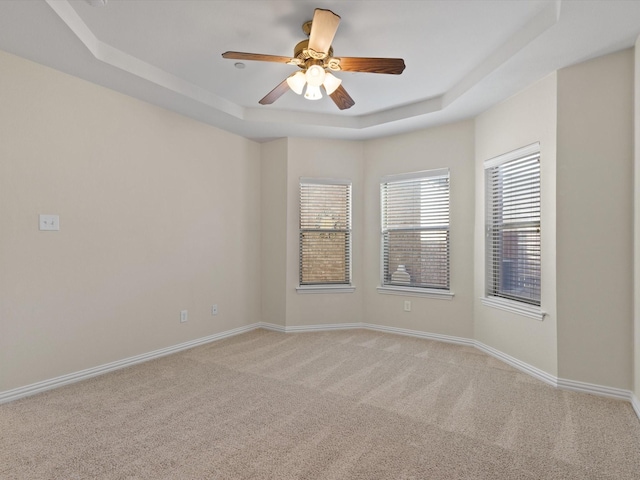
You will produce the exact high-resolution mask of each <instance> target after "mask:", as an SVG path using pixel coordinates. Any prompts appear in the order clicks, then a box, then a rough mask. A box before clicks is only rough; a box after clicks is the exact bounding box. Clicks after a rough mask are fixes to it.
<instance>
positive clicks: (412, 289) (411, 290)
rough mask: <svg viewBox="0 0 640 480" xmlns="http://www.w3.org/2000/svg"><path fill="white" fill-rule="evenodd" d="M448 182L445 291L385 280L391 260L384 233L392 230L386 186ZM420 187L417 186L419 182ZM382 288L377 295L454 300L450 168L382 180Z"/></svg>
mask: <svg viewBox="0 0 640 480" xmlns="http://www.w3.org/2000/svg"><path fill="white" fill-rule="evenodd" d="M445 176H446V178H447V181H448V184H447V186H448V188H447V223H446V231H447V254H446V272H445V274H446V278H447V285H446V288H436V287H433V286H416V285H397V284H393V283H391V282H388V281H387V280H386V278H385V269H386V268H385V266H386V265H385V262H386V261H388V258H389V255H388V254H385V244H386V242H385V234H386V233H387V232H389V231H390V230H389V229H388V228H385V227H386V225H385V220H386V218H387V217H386V215H387V213H386V210H385V208H386V206H385V188H386V187H385V186H388V184H390V183H405V182H412V181H414V182H419V181H420V180H424V179H430V178H434V177H445ZM416 184H417V183H416ZM379 191H380V285H379V286H378V287H377V291H378V293H381V294H390V295H403V296H419V297H427V298H436V299H444V300H451V299H452V298H453V296H454V293H453V292H452V291H451V172H450V170H449V168H438V169H432V170H422V171H417V172H409V173H402V174H396V175H387V176H384V177H382V178H381V179H380V190H379ZM399 230H402V229H397V228H396V229H391V231H399ZM430 230H434V229H433V227H428V226H426V225H425V226H424V227H423V228H420V229H418V230H417V231H424V232H427V231H430Z"/></svg>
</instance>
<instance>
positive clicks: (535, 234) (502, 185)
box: [485, 143, 540, 306]
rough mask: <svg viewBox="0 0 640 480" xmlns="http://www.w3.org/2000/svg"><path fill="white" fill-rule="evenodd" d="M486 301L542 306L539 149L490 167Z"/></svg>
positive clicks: (524, 150) (527, 149) (516, 153)
mask: <svg viewBox="0 0 640 480" xmlns="http://www.w3.org/2000/svg"><path fill="white" fill-rule="evenodd" d="M485 195H486V207H485V223H486V232H485V234H486V241H485V248H486V252H485V259H486V266H485V275H486V279H485V285H486V292H485V293H486V295H487V297H496V298H498V299H505V300H511V301H516V302H520V303H524V304H528V305H533V306H540V146H539V144H537V143H536V144H533V145H530V146H528V147H524V148H522V149H519V150H516V151H514V152H511V153H508V154H505V155H502V156H500V157H497V158H494V159H492V160H489V161H487V162H485Z"/></svg>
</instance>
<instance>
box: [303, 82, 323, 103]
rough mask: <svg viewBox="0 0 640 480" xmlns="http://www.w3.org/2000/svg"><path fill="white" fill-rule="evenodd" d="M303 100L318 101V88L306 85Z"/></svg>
mask: <svg viewBox="0 0 640 480" xmlns="http://www.w3.org/2000/svg"><path fill="white" fill-rule="evenodd" d="M304 98H306V99H307V100H320V99H321V98H322V93H321V92H320V87H319V86H317V85H309V84H308V85H307V91H306V92H304Z"/></svg>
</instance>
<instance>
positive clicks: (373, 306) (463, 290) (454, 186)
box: [363, 120, 474, 338]
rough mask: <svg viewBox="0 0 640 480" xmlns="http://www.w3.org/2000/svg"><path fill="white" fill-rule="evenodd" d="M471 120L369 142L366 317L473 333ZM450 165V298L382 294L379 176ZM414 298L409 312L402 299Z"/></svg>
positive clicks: (439, 330)
mask: <svg viewBox="0 0 640 480" xmlns="http://www.w3.org/2000/svg"><path fill="white" fill-rule="evenodd" d="M473 147H474V131H473V121H472V120H468V121H464V122H460V123H455V124H451V125H445V126H443V127H438V128H433V129H429V130H422V131H419V132H414V133H409V134H404V135H398V136H394V137H388V138H381V139H378V140H372V141H368V142H366V144H365V158H366V164H365V172H366V173H365V189H366V190H365V216H364V223H365V241H364V258H365V262H364V280H365V282H364V285H363V287H364V290H365V293H364V295H365V297H364V299H365V307H364V317H363V321H364V322H365V323H372V324H377V325H386V326H391V327H397V328H405V329H410V330H417V331H422V332H428V333H436V334H441V335H450V336H457V337H464V338H472V337H473V283H472V282H473V279H472V277H471V275H469V271H470V269H471V268H472V265H473V202H474V170H473ZM444 167H448V168H449V169H450V185H451V192H450V202H451V205H450V208H451V211H450V215H451V216H450V229H451V230H450V232H451V257H450V258H451V264H450V268H451V290H452V291H453V292H454V293H455V296H454V297H453V299H452V300H441V299H433V298H424V297H407V296H402V295H387V294H380V293H378V292H377V291H376V287H377V286H379V285H380V179H381V178H382V177H383V176H385V175H391V174H398V173H407V172H416V171H421V170H430V169H436V168H444ZM405 300H410V301H411V307H412V308H411V312H405V311H404V301H405Z"/></svg>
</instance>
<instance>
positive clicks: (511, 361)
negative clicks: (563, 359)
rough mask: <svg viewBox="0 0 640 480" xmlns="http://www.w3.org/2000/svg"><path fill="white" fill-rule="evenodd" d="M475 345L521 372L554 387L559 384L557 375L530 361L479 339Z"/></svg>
mask: <svg viewBox="0 0 640 480" xmlns="http://www.w3.org/2000/svg"><path fill="white" fill-rule="evenodd" d="M474 346H475V347H476V348H477V349H478V350H480V351H482V352H484V353H486V354H487V355H491V356H492V357H494V358H497V359H498V360H501V361H503V362H504V363H506V364H507V365H511V366H512V367H513V368H516V369H518V370H520V371H521V372H524V373H526V374H529V375H531V376H532V377H534V378H537V379H538V380H540V381H541V382H544V383H546V384H548V385H551V386H554V387H557V386H558V378H557V377H555V376H553V375H551V374H549V373H547V372H545V371H544V370H540V369H539V368H538V367H534V366H533V365H529V364H528V363H525V362H523V361H521V360H518V359H517V358H515V357H512V356H511V355H507V354H506V353H504V352H501V351H500V350H496V349H495V348H493V347H490V346H488V345H485V344H484V343H482V342H478V341H477V340H475V341H474Z"/></svg>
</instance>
